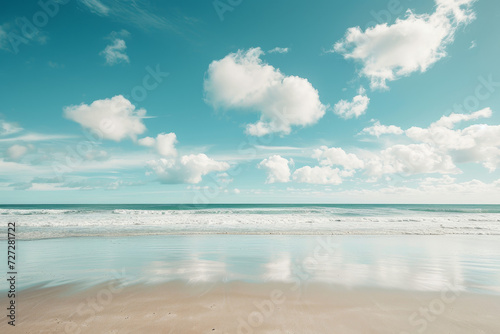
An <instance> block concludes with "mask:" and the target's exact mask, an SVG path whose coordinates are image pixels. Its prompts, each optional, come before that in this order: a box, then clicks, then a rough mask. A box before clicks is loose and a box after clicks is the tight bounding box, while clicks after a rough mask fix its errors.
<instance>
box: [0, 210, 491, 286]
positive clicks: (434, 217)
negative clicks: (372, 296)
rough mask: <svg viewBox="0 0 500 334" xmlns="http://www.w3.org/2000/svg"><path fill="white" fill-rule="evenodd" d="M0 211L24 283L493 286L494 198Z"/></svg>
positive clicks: (2, 244)
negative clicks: (490, 201) (480, 201)
mask: <svg viewBox="0 0 500 334" xmlns="http://www.w3.org/2000/svg"><path fill="white" fill-rule="evenodd" d="M0 222H1V223H2V226H4V229H5V233H2V234H1V239H0V248H1V249H2V254H3V256H4V258H6V249H7V241H6V240H5V239H6V232H7V223H8V222H15V223H16V238H17V249H16V252H17V254H16V255H17V260H18V272H19V274H18V287H19V288H21V289H24V288H27V287H33V286H46V285H48V286H53V285H60V284H67V283H71V284H82V286H87V285H93V284H98V283H101V282H104V281H107V280H111V279H120V280H122V281H123V282H124V283H126V284H133V283H160V282H166V281H171V280H182V281H185V282H187V283H188V284H196V283H197V282H204V283H207V282H208V283H213V284H217V283H220V282H227V281H250V282H269V281H278V282H291V281H294V280H297V279H298V278H300V280H301V282H302V283H304V284H307V283H309V282H321V283H328V284H332V285H338V286H343V287H361V286H362V287H365V286H367V287H378V288H387V289H403V290H419V291H420V290H422V291H428V290H431V291H434V290H442V289H447V287H450V286H452V287H453V288H454V289H459V290H462V291H472V292H481V293H493V294H500V205H276V204H272V205H253V204H252V205H242V204H226V205H205V206H193V205H156V204H151V205H143V204H141V205H1V206H0ZM325 245H327V247H325ZM318 254H321V255H322V256H320V259H318V258H315V256H317V255H318ZM4 272H5V273H6V272H7V270H5V271H4ZM3 282H4V283H3V285H2V286H0V290H5V288H6V285H4V284H6V283H5V282H6V280H5V279H4V280H3Z"/></svg>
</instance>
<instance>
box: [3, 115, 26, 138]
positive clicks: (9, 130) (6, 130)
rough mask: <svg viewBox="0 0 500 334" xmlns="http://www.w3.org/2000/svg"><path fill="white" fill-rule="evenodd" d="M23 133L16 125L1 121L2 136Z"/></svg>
mask: <svg viewBox="0 0 500 334" xmlns="http://www.w3.org/2000/svg"><path fill="white" fill-rule="evenodd" d="M19 131H22V128H21V127H19V126H18V125H17V124H15V123H9V122H6V121H4V120H3V119H0V136H8V135H11V134H14V133H17V132H19Z"/></svg>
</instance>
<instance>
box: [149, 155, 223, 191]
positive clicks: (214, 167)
mask: <svg viewBox="0 0 500 334" xmlns="http://www.w3.org/2000/svg"><path fill="white" fill-rule="evenodd" d="M147 166H148V167H149V168H150V169H151V170H152V171H153V172H154V173H155V174H156V175H157V176H158V179H159V180H160V182H162V183H167V184H178V183H191V184H196V183H200V182H201V181H202V177H203V176H205V175H207V174H208V173H211V172H223V171H226V170H228V169H229V167H230V166H229V164H228V163H227V162H224V161H216V160H214V159H211V158H209V157H208V156H206V155H205V154H202V153H200V154H190V155H184V156H182V157H181V158H180V159H164V158H162V159H159V160H151V161H148V162H147Z"/></svg>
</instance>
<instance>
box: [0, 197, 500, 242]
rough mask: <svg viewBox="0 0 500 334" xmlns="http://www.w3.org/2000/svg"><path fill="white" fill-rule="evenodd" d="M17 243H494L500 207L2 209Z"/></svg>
mask: <svg viewBox="0 0 500 334" xmlns="http://www.w3.org/2000/svg"><path fill="white" fill-rule="evenodd" d="M0 221H4V222H7V221H10V222H16V224H17V225H18V237H19V238H20V239H42V238H57V237H72V236H130V235H151V234H155V235H156V234H207V233H209V234H221V233H230V234H269V233H272V234H368V235H374V234H377V235H379V234H382V235H386V234H391V235H393V234H483V235H484V234H485V235H500V205H328V204H326V205H323V204H321V205H310V204H307V205H305V204H304V205H296V204H293V205H292V204H283V205H277V204H261V205H255V204H214V205H181V204H175V205H174V204H166V205H158V204H150V205H144V204H137V205H130V204H125V205H87V204H85V205H0Z"/></svg>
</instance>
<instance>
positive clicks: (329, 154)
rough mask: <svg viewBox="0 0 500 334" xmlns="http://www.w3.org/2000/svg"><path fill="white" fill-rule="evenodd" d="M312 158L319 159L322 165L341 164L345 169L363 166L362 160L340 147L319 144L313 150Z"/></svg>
mask: <svg viewBox="0 0 500 334" xmlns="http://www.w3.org/2000/svg"><path fill="white" fill-rule="evenodd" d="M312 157H313V158H316V159H318V160H319V163H320V165H322V166H342V167H344V168H345V169H347V170H351V169H360V168H364V166H365V164H364V162H363V160H361V159H359V158H358V157H357V156H356V155H355V154H353V153H346V152H345V151H344V150H343V149H341V148H340V147H331V148H328V147H327V146H321V147H320V148H319V149H316V150H314V153H313V156H312Z"/></svg>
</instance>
